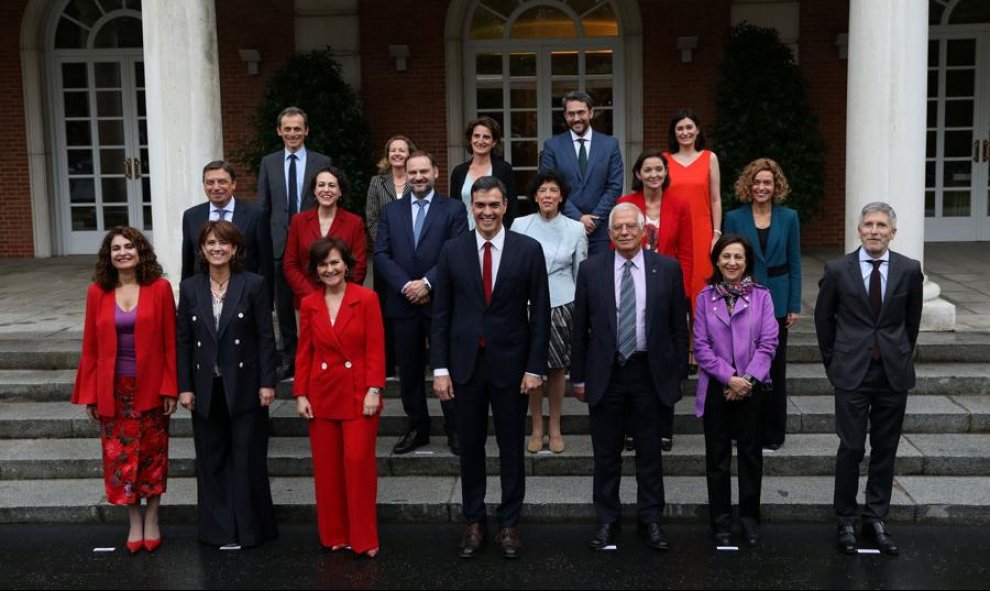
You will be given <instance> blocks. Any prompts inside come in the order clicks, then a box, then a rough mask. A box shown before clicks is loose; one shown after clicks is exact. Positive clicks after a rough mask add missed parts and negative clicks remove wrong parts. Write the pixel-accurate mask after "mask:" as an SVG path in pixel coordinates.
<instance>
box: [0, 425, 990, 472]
mask: <svg viewBox="0 0 990 591" xmlns="http://www.w3.org/2000/svg"><path fill="white" fill-rule="evenodd" d="M565 441H566V442H567V449H566V450H565V451H564V452H563V453H561V454H553V453H551V452H550V451H549V450H544V451H542V452H539V453H536V454H529V453H527V454H526V458H525V463H526V473H527V474H530V475H534V476H587V475H591V474H592V473H593V466H594V461H593V457H594V456H593V453H592V443H591V437H590V436H588V435H570V436H567V437H566V438H565ZM392 445H393V441H392V440H391V439H379V440H378V445H377V466H378V474H379V475H380V476H456V475H457V474H458V472H459V463H458V458H457V457H456V456H454V455H452V454H451V453H450V451H449V450H448V449H447V446H446V445H445V440H444V439H443V438H440V439H434V440H433V441H432V442H431V444H430V445H427V446H424V447H422V448H420V449H419V450H416V451H415V452H413V453H410V454H405V455H401V456H400V455H394V454H392ZM837 448H838V438H837V437H836V436H835V435H829V434H810V435H808V434H800V435H791V436H790V437H789V438H788V439H787V443H786V445H785V446H784V447H783V448H781V449H779V450H777V451H776V452H764V473H765V474H766V475H768V476H829V475H831V474H833V473H834V469H835V452H836V449H837ZM486 452H487V460H488V471H489V472H490V473H497V472H498V469H499V467H498V446H497V444H496V443H495V441H494V437H491V438H489V441H488V446H487V450H486ZM624 456H625V457H626V460H627V461H624V462H623V473H625V474H629V475H632V474H634V473H635V464H634V459H633V453H632V452H624ZM169 459H170V464H169V475H170V476H173V477H189V476H194V475H195V450H194V447H193V441H192V439H190V438H187V437H175V438H172V439H171V441H170V442H169ZM868 461H869V460H868V459H867V460H865V461H864V462H863V464H862V467H863V469H864V470H865V468H866V466H867V465H868ZM663 463H664V474H665V475H670V476H704V474H705V442H704V436H703V435H682V436H678V437H676V441H675V446H674V449H673V450H672V451H670V452H669V453H665V454H664V458H663ZM268 468H269V472H270V473H271V475H272V476H278V477H297V476H311V475H312V464H311V456H310V447H309V440H308V438H304V437H276V438H273V439H272V440H271V441H270V444H269V451H268ZM895 470H896V473H897V474H898V475H905V476H906V475H925V476H940V475H941V476H990V434H973V435H954V434H953V435H945V434H908V435H905V436H903V437H902V438H901V441H900V446H899V448H898V458H897V464H896V467H895ZM102 474H103V468H102V460H101V456H100V443H99V441H98V440H97V439H96V438H88V439H7V440H2V441H0V480H30V479H38V480H48V479H66V478H100V477H101V476H102Z"/></svg>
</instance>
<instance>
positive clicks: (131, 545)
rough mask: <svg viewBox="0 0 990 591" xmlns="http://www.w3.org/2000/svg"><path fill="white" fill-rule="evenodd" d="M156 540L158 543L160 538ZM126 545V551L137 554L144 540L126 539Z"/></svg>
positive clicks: (142, 546)
mask: <svg viewBox="0 0 990 591" xmlns="http://www.w3.org/2000/svg"><path fill="white" fill-rule="evenodd" d="M158 541H159V543H161V540H158ZM126 545H127V551H128V552H130V553H131V554H137V553H138V552H140V551H141V548H144V540H137V541H134V542H131V541H128V542H127V544H126Z"/></svg>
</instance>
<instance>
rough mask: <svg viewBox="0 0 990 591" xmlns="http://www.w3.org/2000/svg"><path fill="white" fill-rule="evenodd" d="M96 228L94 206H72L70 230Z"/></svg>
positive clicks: (78, 230) (90, 229) (81, 230)
mask: <svg viewBox="0 0 990 591" xmlns="http://www.w3.org/2000/svg"><path fill="white" fill-rule="evenodd" d="M93 230H96V208H95V207H73V208H72V231H73V232H86V231H93Z"/></svg>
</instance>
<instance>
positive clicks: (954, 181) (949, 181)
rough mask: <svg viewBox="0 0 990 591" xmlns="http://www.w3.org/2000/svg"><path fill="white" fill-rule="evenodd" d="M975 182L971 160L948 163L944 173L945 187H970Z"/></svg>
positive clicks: (943, 182) (943, 183) (943, 184)
mask: <svg viewBox="0 0 990 591" xmlns="http://www.w3.org/2000/svg"><path fill="white" fill-rule="evenodd" d="M972 180H973V166H972V164H971V163H970V161H969V160H961V161H955V162H946V163H945V168H944V169H943V171H942V186H943V187H968V186H970V184H971V183H972Z"/></svg>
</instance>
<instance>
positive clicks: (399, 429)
mask: <svg viewBox="0 0 990 591" xmlns="http://www.w3.org/2000/svg"><path fill="white" fill-rule="evenodd" d="M694 404H695V400H694V397H693V396H688V397H685V398H683V399H681V400H680V401H679V402H678V403H677V406H676V407H675V408H674V413H675V415H674V433H675V434H698V433H701V432H702V431H703V424H702V421H701V420H700V419H698V418H696V417H695V416H694ZM427 405H428V406H429V409H430V415H431V416H432V417H434V420H433V423H432V434H433V435H434V436H438V437H442V436H443V433H444V431H443V419H442V415H441V412H440V402H439V400H437V399H436V398H430V399H429V400H428V401H427ZM544 409H546V403H544ZM834 410H835V404H834V398H833V397H832V396H793V397H791V398H790V399H789V401H788V416H787V431H788V432H789V433H833V432H834V431H835V428H834V422H835V416H834ZM544 412H545V411H544ZM561 424H562V426H563V432H564V433H565V434H587V433H588V432H589V422H588V407H587V405H586V404H584V403H582V402H579V401H578V400H576V399H575V398H571V397H567V398H565V399H564V403H563V409H562V414H561ZM270 425H271V427H270V432H271V434H272V435H273V436H275V437H304V436H306V435H307V431H306V423H305V421H303V420H302V419H300V418H299V416H298V415H297V414H296V411H295V403H294V402H293V401H292V400H281V399H280V400H276V401H275V402H274V403H273V404H272V409H271V419H270ZM406 426H407V420H406V416H405V414H404V413H403V411H402V403H401V402H400V401H399V400H397V399H394V398H392V399H389V400H387V401H386V402H385V410H384V411H383V413H382V418H381V423H380V425H379V435H380V437H382V438H386V439H387V438H390V437H391V438H395V437H398V436H399V435H401V434H403V433H405V431H406ZM170 432H171V433H172V435H173V436H175V437H191V436H192V420H191V419H190V414H189V411H187V410H186V409H184V408H181V407H180V408H179V409H178V410H177V411H176V413H175V415H174V416H173V417H172V421H171V427H170ZM904 432H905V433H990V395H983V396H920V395H915V394H912V395H910V396H909V397H908V405H907V412H906V415H905V418H904ZM489 433H494V427H493V425H492V424H491V422H489ZM97 436H99V428H98V426H97V425H96V423H94V422H92V421H91V420H89V417H87V416H86V413H85V409H83V407H81V406H78V405H73V404H69V403H68V402H65V401H62V402H2V401H0V440H2V439H24V438H65V437H97Z"/></svg>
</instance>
